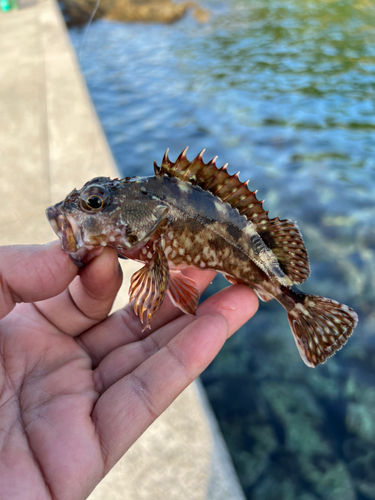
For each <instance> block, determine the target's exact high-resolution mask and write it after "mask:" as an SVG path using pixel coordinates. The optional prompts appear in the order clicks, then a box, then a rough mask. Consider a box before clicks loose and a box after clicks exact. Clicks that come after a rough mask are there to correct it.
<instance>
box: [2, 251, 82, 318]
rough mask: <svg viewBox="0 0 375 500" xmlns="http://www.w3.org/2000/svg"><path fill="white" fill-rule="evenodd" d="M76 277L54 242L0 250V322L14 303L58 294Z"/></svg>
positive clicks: (72, 266) (72, 268)
mask: <svg viewBox="0 0 375 500" xmlns="http://www.w3.org/2000/svg"><path fill="white" fill-rule="evenodd" d="M77 273H78V268H77V266H76V265H75V264H74V263H73V262H72V260H71V259H70V257H69V256H68V255H67V254H66V253H65V252H63V251H62V250H61V248H60V245H59V243H58V242H53V243H50V244H49V245H30V246H21V245H17V246H7V247H0V319H1V318H3V317H4V316H6V315H7V314H9V312H10V311H11V310H12V309H13V307H14V306H15V305H16V303H19V302H33V301H38V300H44V299H47V298H49V297H54V296H55V295H57V294H59V293H61V292H62V291H63V290H64V289H65V288H66V287H67V286H68V285H69V283H70V282H71V281H72V280H73V279H74V277H75V276H76V275H77Z"/></svg>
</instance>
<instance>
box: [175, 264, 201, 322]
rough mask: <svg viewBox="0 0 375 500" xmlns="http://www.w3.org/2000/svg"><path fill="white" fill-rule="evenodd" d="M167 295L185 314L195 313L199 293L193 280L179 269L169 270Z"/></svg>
mask: <svg viewBox="0 0 375 500" xmlns="http://www.w3.org/2000/svg"><path fill="white" fill-rule="evenodd" d="M168 295H169V297H170V299H171V300H172V302H173V304H174V305H175V306H177V307H179V308H180V309H181V311H182V312H184V313H186V314H191V315H195V312H196V310H197V307H198V302H199V297H200V293H199V290H198V288H197V285H196V284H195V281H194V280H192V279H191V278H188V277H187V276H185V275H184V274H182V273H181V271H171V272H170V279H169V288H168Z"/></svg>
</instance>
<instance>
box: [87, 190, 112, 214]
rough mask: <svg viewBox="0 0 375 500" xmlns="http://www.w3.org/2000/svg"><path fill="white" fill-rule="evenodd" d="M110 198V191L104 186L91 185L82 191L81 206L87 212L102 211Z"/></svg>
mask: <svg viewBox="0 0 375 500" xmlns="http://www.w3.org/2000/svg"><path fill="white" fill-rule="evenodd" d="M109 200H110V194H109V192H108V191H107V190H106V189H105V188H104V187H102V186H89V187H87V188H86V189H85V190H84V191H83V192H82V193H81V208H82V209H83V210H84V211H85V212H100V210H103V208H104V207H106V206H107V205H108V203H109Z"/></svg>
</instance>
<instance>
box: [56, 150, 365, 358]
mask: <svg viewBox="0 0 375 500" xmlns="http://www.w3.org/2000/svg"><path fill="white" fill-rule="evenodd" d="M186 150H187V148H186ZM186 150H185V151H183V153H181V155H180V156H179V157H178V158H177V160H176V161H175V162H174V163H173V162H171V161H170V160H169V158H168V151H167V153H166V154H165V155H164V158H163V160H162V163H161V166H160V167H158V166H157V165H156V163H155V164H154V170H155V175H154V176H150V177H126V178H124V179H121V180H119V179H114V180H111V179H109V178H106V177H97V178H95V179H93V180H91V181H90V182H87V183H86V184H85V185H84V186H83V188H82V189H81V190H80V191H77V190H76V189H74V190H73V191H72V192H71V193H70V194H69V195H68V196H67V197H66V198H65V200H64V201H62V202H60V203H58V204H57V205H55V206H53V207H50V208H48V209H47V216H48V219H49V221H50V223H51V225H52V227H53V229H54V230H55V232H56V233H57V235H58V236H59V238H60V239H61V246H62V249H63V250H64V251H66V252H68V253H69V254H70V255H71V256H72V258H73V259H74V261H75V262H76V263H78V264H79V263H85V262H88V261H89V260H90V259H91V258H92V257H93V256H95V255H96V254H97V253H98V249H100V248H101V247H102V246H109V247H111V248H114V249H115V250H116V251H117V252H118V254H119V255H120V256H123V257H128V258H130V259H135V260H137V261H141V262H143V263H144V267H142V268H141V269H140V270H139V271H137V272H136V273H135V274H134V275H133V277H132V280H131V286H130V300H131V301H133V304H134V311H135V313H136V314H137V315H138V316H139V318H140V320H141V322H142V323H145V328H147V327H149V326H150V323H151V321H152V318H153V317H154V315H155V313H156V312H157V311H158V309H159V308H160V306H161V304H162V303H163V300H164V298H165V296H166V294H167V293H168V294H169V297H170V298H171V300H172V302H173V303H174V304H175V305H176V306H177V307H179V308H180V309H181V310H182V311H183V312H185V313H187V314H195V311H196V308H197V305H198V301H199V290H198V289H197V286H196V285H195V283H194V281H193V280H192V279H190V278H187V277H186V276H184V275H183V274H182V273H181V270H182V269H186V268H188V267H194V268H198V269H213V270H215V271H217V272H219V273H222V274H223V275H224V276H225V277H226V278H227V280H228V281H230V282H231V283H241V284H245V285H248V286H250V287H251V288H252V289H253V290H255V292H256V293H257V295H258V296H259V298H260V299H262V300H264V301H269V300H272V299H276V300H277V301H278V302H280V304H281V305H282V306H283V307H284V308H285V309H286V312H287V315H288V320H289V324H290V327H291V329H292V333H293V336H294V339H295V342H296V344H297V347H298V350H299V353H300V355H301V357H302V359H303V361H304V362H305V363H306V364H307V365H308V366H312V367H315V366H316V365H318V364H319V363H324V362H325V361H326V359H327V358H329V357H330V356H332V355H333V354H334V353H335V351H337V350H338V349H340V348H341V347H342V346H343V345H344V344H345V343H346V341H347V340H348V337H349V336H350V335H351V333H352V332H353V329H354V327H355V326H356V324H357V315H356V313H355V312H354V311H353V310H352V309H351V308H350V307H348V306H346V305H343V304H339V303H338V302H336V301H334V300H331V299H325V298H323V297H319V296H317V295H309V294H305V293H303V292H301V291H299V290H298V289H297V288H296V286H295V285H298V284H301V283H303V282H304V281H305V280H306V279H307V278H308V276H309V273H310V269H309V261H308V257H307V253H306V249H305V245H304V242H303V240H302V236H301V233H300V231H299V228H298V226H297V224H296V223H295V222H294V221H291V220H280V219H279V218H278V217H276V218H274V219H269V218H268V212H265V211H264V210H263V207H262V203H263V202H262V201H258V200H257V198H256V196H255V195H256V191H250V190H249V189H248V187H247V182H241V181H240V180H239V179H238V174H234V175H229V174H228V172H227V165H224V166H223V167H222V168H220V169H218V168H217V167H216V158H214V159H213V160H211V161H210V162H208V163H207V164H205V163H204V162H203V160H202V156H203V151H202V152H201V153H200V154H199V155H198V156H197V157H196V158H195V159H194V160H193V161H189V160H188V159H187V158H186Z"/></svg>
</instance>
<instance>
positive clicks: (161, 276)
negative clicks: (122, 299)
mask: <svg viewBox="0 0 375 500" xmlns="http://www.w3.org/2000/svg"><path fill="white" fill-rule="evenodd" d="M154 251H155V253H154V258H153V260H150V261H148V262H147V264H146V265H145V266H144V267H142V269H139V271H137V272H136V273H134V274H133V276H132V278H131V283H130V289H129V295H130V297H129V300H130V302H132V301H133V307H134V312H135V314H136V315H137V316H138V317H139V319H140V321H141V323H142V324H144V323H146V325H145V327H144V329H143V330H145V329H146V328H151V326H150V324H151V321H152V318H153V317H154V315H155V314H156V312H157V311H158V310H159V309H160V307H161V305H162V303H163V301H164V298H165V294H166V292H167V288H168V283H169V269H168V261H167V259H166V257H165V255H164V252H163V251H162V249H161V248H160V247H159V245H158V244H157V243H156V244H155V248H154ZM145 313H146V314H145Z"/></svg>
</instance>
